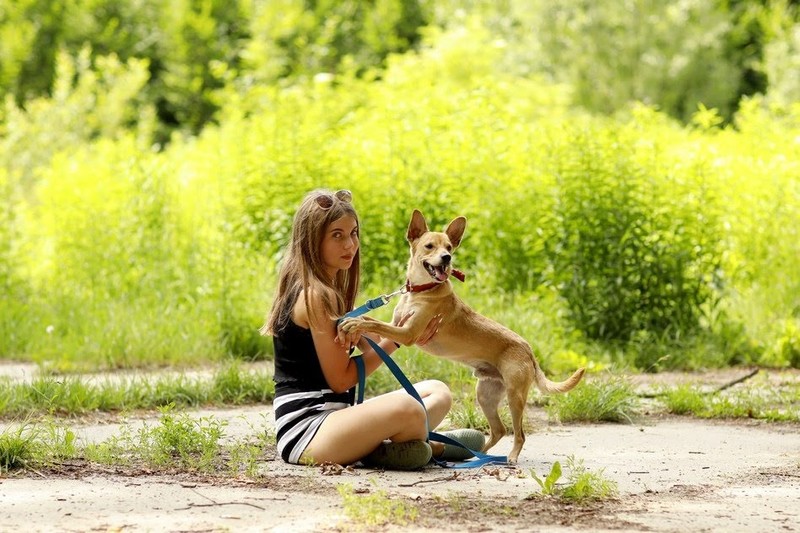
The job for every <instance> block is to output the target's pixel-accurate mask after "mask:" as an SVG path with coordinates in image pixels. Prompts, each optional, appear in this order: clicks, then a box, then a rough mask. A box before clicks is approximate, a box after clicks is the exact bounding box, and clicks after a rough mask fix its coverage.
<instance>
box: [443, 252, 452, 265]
mask: <svg viewBox="0 0 800 533" xmlns="http://www.w3.org/2000/svg"><path fill="white" fill-rule="evenodd" d="M452 258H453V256H452V255H450V254H442V264H443V265H449V264H450V260H451V259H452Z"/></svg>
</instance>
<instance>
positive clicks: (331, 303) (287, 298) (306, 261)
mask: <svg viewBox="0 0 800 533" xmlns="http://www.w3.org/2000/svg"><path fill="white" fill-rule="evenodd" d="M328 202H330V207H329V208H327V209H326V208H323V207H322V205H327V203H328ZM346 215H350V216H352V217H353V218H354V219H355V220H356V225H358V214H357V213H356V210H355V208H354V207H353V204H352V203H351V202H350V201H345V200H341V199H339V198H338V197H337V193H334V192H333V191H329V190H327V189H317V190H314V191H311V192H310V193H308V194H307V195H306V196H305V198H304V199H303V201H302V202H301V204H300V207H299V208H298V209H297V212H296V213H295V215H294V222H293V223H292V237H291V239H290V240H289V243H288V245H287V247H286V253H285V256H284V258H283V261H282V264H281V267H280V273H279V275H278V287H277V289H276V292H275V298H274V299H273V302H272V308H271V309H270V311H269V314H268V315H267V321H266V323H265V324H264V326H263V327H262V328H261V329H260V330H259V331H260V332H261V334H262V335H276V334H277V333H278V332H280V331H281V330H282V329H283V328H285V327H286V325H287V324H288V323H289V321H290V320H291V317H292V309H294V305H295V303H297V298H298V297H299V296H300V294H301V293H303V294H304V295H305V299H306V308H308V305H309V300H308V294H309V293H310V292H313V293H314V294H319V295H320V296H321V300H322V305H323V306H324V311H325V314H326V315H327V316H329V317H330V318H331V320H336V319H337V318H339V317H341V316H342V315H344V314H345V313H346V312H348V311H350V310H351V309H353V306H354V305H355V301H356V296H357V294H358V284H359V276H360V272H361V270H360V268H361V261H360V259H361V247H359V248H358V250H356V253H355V256H354V257H353V262H352V264H351V265H350V268H349V269H348V270H340V271H339V272H338V273H337V274H336V278H335V279H333V280H331V279H330V278H329V276H328V274H327V273H326V272H325V264H324V262H323V260H322V254H321V253H320V252H321V248H322V239H323V238H324V236H325V232H326V230H327V228H328V226H329V225H330V224H331V222H334V221H336V220H339V219H340V218H342V217H343V216H346ZM314 315H315V313H311V312H309V317H312V316H314ZM317 316H319V315H317ZM311 325H312V326H313V327H321V326H323V325H322V324H311Z"/></svg>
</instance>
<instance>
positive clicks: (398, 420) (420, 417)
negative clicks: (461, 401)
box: [301, 380, 452, 464]
mask: <svg viewBox="0 0 800 533" xmlns="http://www.w3.org/2000/svg"><path fill="white" fill-rule="evenodd" d="M414 388H416V389H417V392H419V395H420V397H421V398H422V401H423V402H424V403H425V408H426V409H427V411H428V421H429V423H430V426H431V429H433V428H435V427H436V426H438V425H439V424H440V423H441V422H442V420H444V417H445V416H447V413H448V411H449V410H450V405H451V403H452V396H451V394H450V389H448V387H447V385H445V384H444V383H442V382H441V381H435V380H428V381H423V382H421V383H417V384H415V385H414ZM427 437H428V428H427V425H426V418H425V411H423V409H422V406H421V405H420V404H419V402H418V401H417V400H415V399H414V398H413V397H412V396H411V395H410V394H408V393H407V392H406V391H405V390H398V391H394V392H390V393H388V394H382V395H381V396H378V397H376V398H372V399H370V400H368V401H366V402H364V403H362V404H360V405H355V406H353V407H348V408H346V409H342V410H340V411H336V412H334V413H331V414H330V415H328V417H327V418H326V419H325V421H324V422H323V423H322V426H320V428H319V430H318V431H317V434H316V435H315V436H314V438H313V439H312V440H311V442H310V443H309V445H308V447H307V448H306V450H305V451H304V452H303V455H302V459H301V460H302V461H310V462H313V463H316V464H320V463H324V462H328V461H330V462H333V463H338V464H351V463H354V462H356V461H358V460H359V459H361V458H363V457H365V456H366V455H367V454H369V453H370V452H372V451H373V450H375V448H377V447H378V445H380V444H381V443H382V442H383V441H384V440H386V439H389V440H392V441H394V442H406V441H410V440H425V439H427Z"/></svg>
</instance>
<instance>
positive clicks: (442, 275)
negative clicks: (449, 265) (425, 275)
mask: <svg viewBox="0 0 800 533" xmlns="http://www.w3.org/2000/svg"><path fill="white" fill-rule="evenodd" d="M433 273H434V274H436V281H444V280H446V279H447V273H446V272H445V271H444V268H442V267H433Z"/></svg>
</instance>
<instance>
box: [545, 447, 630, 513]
mask: <svg viewBox="0 0 800 533" xmlns="http://www.w3.org/2000/svg"><path fill="white" fill-rule="evenodd" d="M567 470H568V471H569V475H568V478H567V482H566V483H564V484H561V485H559V484H558V481H559V480H560V479H561V477H562V469H561V463H559V462H558V461H556V462H555V463H553V466H552V468H551V469H550V472H549V473H548V474H547V475H546V476H545V477H544V478H540V477H539V476H538V475H537V474H536V472H535V471H533V470H531V476H532V477H533V479H534V480H535V481H536V482H537V483H538V484H539V487H541V494H542V495H543V496H556V497H559V498H561V499H563V500H567V501H570V502H575V503H578V504H582V503H586V502H589V501H602V500H608V499H611V498H615V497H616V496H617V495H618V494H619V490H618V488H617V484H616V482H614V481H612V480H609V479H606V478H605V477H603V470H602V469H601V470H600V471H598V472H592V471H590V470H588V469H587V468H586V467H585V466H584V465H583V460H582V459H576V458H575V456H573V455H571V456H569V457H568V458H567ZM529 497H531V496H529Z"/></svg>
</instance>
